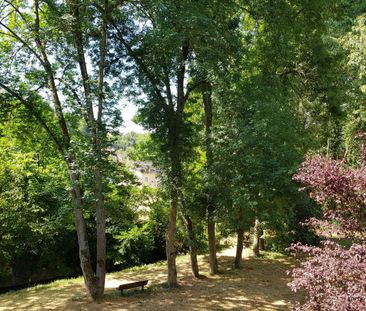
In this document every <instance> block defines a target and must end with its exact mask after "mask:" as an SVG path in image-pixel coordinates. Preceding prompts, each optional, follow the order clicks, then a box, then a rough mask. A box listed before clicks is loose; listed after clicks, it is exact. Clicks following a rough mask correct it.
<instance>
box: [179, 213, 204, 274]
mask: <svg viewBox="0 0 366 311" xmlns="http://www.w3.org/2000/svg"><path fill="white" fill-rule="evenodd" d="M182 218H183V222H184V225H185V227H186V229H187V232H188V240H189V254H190V257H191V269H192V275H193V277H195V278H199V276H200V274H199V267H198V261H197V248H196V245H195V234H194V231H193V223H192V219H191V217H189V215H183V216H182Z"/></svg>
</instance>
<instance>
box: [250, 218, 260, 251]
mask: <svg viewBox="0 0 366 311" xmlns="http://www.w3.org/2000/svg"><path fill="white" fill-rule="evenodd" d="M260 225H261V224H260V221H259V219H258V218H255V222H254V229H253V245H252V249H253V253H254V256H256V257H258V256H259V255H260V250H259V240H260V237H261V228H260Z"/></svg>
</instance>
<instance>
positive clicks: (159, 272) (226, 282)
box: [0, 251, 301, 311]
mask: <svg viewBox="0 0 366 311" xmlns="http://www.w3.org/2000/svg"><path fill="white" fill-rule="evenodd" d="M230 254H231V252H230V251H229V252H228V251H225V252H224V253H223V254H222V255H221V256H219V264H220V274H219V275H217V276H209V273H208V262H207V261H208V260H207V257H205V256H201V257H200V259H199V261H200V268H201V273H202V274H203V276H204V277H203V278H201V279H194V278H192V277H191V274H190V265H189V258H188V256H184V257H180V258H178V269H179V271H178V278H179V282H180V287H179V288H177V289H173V290H169V289H167V288H165V287H164V285H165V283H164V282H165V280H166V267H165V264H160V265H150V266H145V267H142V268H138V269H131V270H127V271H121V272H117V273H113V274H109V275H108V278H107V283H106V295H105V300H104V301H103V303H101V304H96V303H93V302H91V301H90V300H89V299H88V297H87V295H86V294H85V290H84V287H83V284H82V281H81V280H80V279H79V280H76V281H75V280H73V281H70V284H66V285H60V286H58V287H49V286H48V287H38V288H31V289H28V290H21V291H18V292H14V293H9V294H5V295H1V296H0V311H18V310H20V311H21V310H32V311H36V310H37V311H38V310H65V311H66V310H68V311H69V310H70V311H73V310H80V311H81V310H88V311H89V310H90V311H114V310H128V311H130V310H131V311H132V310H148V311H150V310H166V311H170V310H172V311H175V310H177V311H178V310H179V311H183V310H193V311H195V310H253V311H254V310H259V311H274V310H290V309H291V306H292V303H293V301H294V300H296V298H298V299H299V298H301V297H300V296H298V295H297V296H296V295H295V294H294V293H292V292H291V291H290V290H289V289H288V287H287V285H286V284H287V283H288V281H289V279H288V276H287V274H286V272H287V270H289V269H290V268H291V267H292V266H293V262H291V261H290V260H289V259H287V258H285V257H282V258H277V259H266V258H259V259H256V258H251V257H248V258H245V259H244V260H243V268H242V269H239V270H235V269H233V264H232V263H233V257H232V256H230ZM142 279H148V280H149V281H150V282H149V285H148V287H147V289H146V290H145V291H144V292H141V291H140V290H131V291H127V292H126V293H125V294H124V295H123V296H120V294H119V293H118V292H117V291H116V289H115V288H116V284H120V283H123V282H125V281H132V280H142Z"/></svg>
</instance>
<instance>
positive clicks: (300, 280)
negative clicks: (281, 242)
mask: <svg viewBox="0 0 366 311" xmlns="http://www.w3.org/2000/svg"><path fill="white" fill-rule="evenodd" d="M291 250H292V251H294V252H296V253H299V252H303V253H305V254H307V255H310V259H308V260H307V261H305V262H303V263H302V264H301V266H300V267H299V268H295V269H294V270H293V271H292V277H293V281H292V282H291V283H289V286H290V288H291V289H292V290H294V291H296V290H298V289H305V291H306V293H307V301H306V302H305V303H304V304H303V305H298V306H297V307H296V310H299V311H300V310H301V311H315V310H329V311H335V310H337V311H353V310H357V311H361V310H366V243H363V244H353V245H352V246H351V247H350V248H349V249H345V248H343V247H341V246H340V245H338V244H337V243H335V242H331V241H326V242H323V243H322V247H310V246H305V245H301V244H296V245H293V246H292V247H291Z"/></svg>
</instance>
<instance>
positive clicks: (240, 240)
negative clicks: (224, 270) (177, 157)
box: [234, 229, 244, 269]
mask: <svg viewBox="0 0 366 311" xmlns="http://www.w3.org/2000/svg"><path fill="white" fill-rule="evenodd" d="M236 234H237V243H236V256H235V262H234V266H235V268H236V269H239V268H241V257H242V254H243V248H244V230H243V229H238V230H237V231H236Z"/></svg>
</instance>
